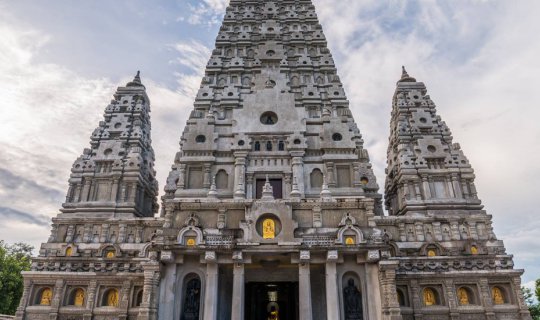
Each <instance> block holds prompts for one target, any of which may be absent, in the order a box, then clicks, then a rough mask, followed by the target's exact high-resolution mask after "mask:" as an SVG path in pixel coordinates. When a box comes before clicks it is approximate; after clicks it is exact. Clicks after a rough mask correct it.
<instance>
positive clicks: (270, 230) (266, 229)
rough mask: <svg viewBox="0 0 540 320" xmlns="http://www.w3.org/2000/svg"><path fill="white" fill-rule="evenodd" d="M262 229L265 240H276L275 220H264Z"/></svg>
mask: <svg viewBox="0 0 540 320" xmlns="http://www.w3.org/2000/svg"><path fill="white" fill-rule="evenodd" d="M262 229H263V239H274V238H275V237H276V223H275V222H274V220H273V219H270V218H268V219H264V221H263V223H262Z"/></svg>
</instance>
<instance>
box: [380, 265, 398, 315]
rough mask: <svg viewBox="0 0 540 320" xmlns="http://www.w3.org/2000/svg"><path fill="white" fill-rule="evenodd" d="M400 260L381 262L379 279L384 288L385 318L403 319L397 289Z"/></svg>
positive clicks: (383, 310)
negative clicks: (397, 270) (397, 272)
mask: <svg viewBox="0 0 540 320" xmlns="http://www.w3.org/2000/svg"><path fill="white" fill-rule="evenodd" d="M398 266H399V262H398V261H388V260H385V261H381V262H379V280H380V284H381V288H382V297H381V298H382V314H383V319H384V320H401V319H402V317H401V309H400V306H399V301H398V297H397V289H396V269H397V267H398Z"/></svg>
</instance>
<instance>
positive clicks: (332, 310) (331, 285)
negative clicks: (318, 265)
mask: <svg viewBox="0 0 540 320" xmlns="http://www.w3.org/2000/svg"><path fill="white" fill-rule="evenodd" d="M337 259H338V252H337V251H335V250H333V251H328V254H327V256H326V269H325V271H326V319H335V320H339V317H340V314H339V292H338V287H337V270H336V262H337Z"/></svg>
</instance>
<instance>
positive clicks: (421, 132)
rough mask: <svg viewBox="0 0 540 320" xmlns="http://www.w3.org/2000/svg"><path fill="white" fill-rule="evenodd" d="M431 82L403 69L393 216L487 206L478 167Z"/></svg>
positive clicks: (391, 175)
mask: <svg viewBox="0 0 540 320" xmlns="http://www.w3.org/2000/svg"><path fill="white" fill-rule="evenodd" d="M426 91H427V90H426V86H425V85H424V84H423V83H422V82H416V80H415V79H414V78H412V77H410V76H409V75H408V74H407V72H406V71H405V67H403V74H402V77H401V79H400V80H399V81H398V83H397V89H396V93H395V95H394V101H393V108H392V120H391V123H390V128H391V133H390V139H389V145H388V161H387V164H388V167H387V169H386V174H387V176H386V187H385V191H386V197H385V204H386V208H387V210H388V211H389V214H390V215H402V214H406V213H408V212H415V213H416V212H438V211H440V210H443V211H444V210H462V212H468V210H473V211H478V210H480V209H482V206H481V205H480V200H479V199H478V197H477V194H476V188H475V186H474V171H473V169H472V167H471V165H470V163H469V161H468V160H467V158H466V157H465V155H464V154H463V151H462V150H461V147H460V145H459V144H458V143H452V134H451V132H450V130H449V129H448V127H447V126H446V123H444V121H442V120H441V117H439V116H438V115H437V110H436V108H435V104H434V103H433V101H431V99H430V97H429V95H427V94H426Z"/></svg>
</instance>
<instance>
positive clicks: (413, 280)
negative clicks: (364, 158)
mask: <svg viewBox="0 0 540 320" xmlns="http://www.w3.org/2000/svg"><path fill="white" fill-rule="evenodd" d="M387 162H388V167H387V169H386V174H387V178H386V188H385V189H386V194H385V203H386V208H387V210H388V212H389V214H390V216H385V217H380V218H379V217H376V218H375V223H376V225H377V227H378V228H379V229H382V230H383V234H384V241H385V242H386V243H388V245H389V247H388V249H389V254H390V255H391V258H389V259H388V261H394V262H396V263H397V268H396V269H395V270H394V271H393V272H395V273H396V283H395V286H396V292H397V297H398V301H399V305H400V308H401V314H402V317H403V319H531V318H530V315H529V312H528V309H527V306H526V305H525V303H524V301H523V297H522V295H521V282H520V276H521V275H522V273H523V270H514V269H513V261H512V256H511V255H508V254H506V250H505V248H504V245H503V242H502V241H500V240H497V238H496V236H495V234H494V232H493V228H492V226H491V224H492V223H491V216H490V215H488V214H486V212H485V211H484V210H482V206H481V204H480V200H478V197H477V194H476V189H475V187H474V183H473V181H474V173H473V169H472V167H471V165H470V164H469V161H468V160H467V158H466V157H465V156H464V154H463V152H462V151H461V148H460V146H459V144H457V143H452V135H451V133H450V130H449V129H448V127H447V126H446V124H445V123H444V122H443V121H442V120H441V118H440V117H439V116H438V115H437V113H436V109H435V104H434V103H433V101H431V98H430V97H429V95H427V90H426V86H425V85H424V84H423V83H422V82H417V81H416V79H414V78H412V77H411V76H409V75H408V74H407V72H406V71H405V68H404V67H403V73H402V77H401V79H400V80H399V81H398V82H397V88H396V92H395V95H394V98H393V107H392V116H391V123H390V139H389V146H388V160H387Z"/></svg>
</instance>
